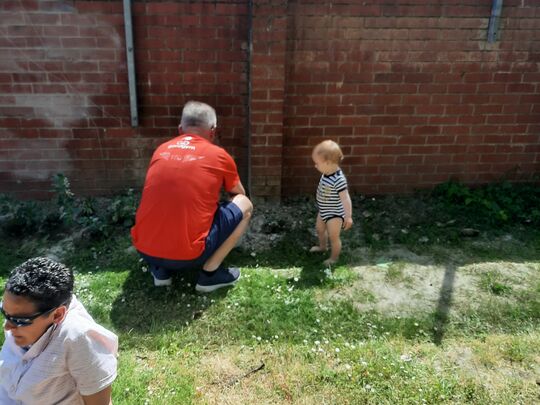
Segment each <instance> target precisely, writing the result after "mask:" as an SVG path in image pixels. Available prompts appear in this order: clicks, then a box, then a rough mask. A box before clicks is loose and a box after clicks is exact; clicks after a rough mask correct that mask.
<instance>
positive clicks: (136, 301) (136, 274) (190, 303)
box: [110, 269, 229, 334]
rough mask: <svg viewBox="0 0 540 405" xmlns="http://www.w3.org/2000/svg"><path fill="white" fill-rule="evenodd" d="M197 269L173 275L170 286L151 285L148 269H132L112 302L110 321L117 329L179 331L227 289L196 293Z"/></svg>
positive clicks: (155, 331)
mask: <svg viewBox="0 0 540 405" xmlns="http://www.w3.org/2000/svg"><path fill="white" fill-rule="evenodd" d="M196 280H197V271H194V270H189V271H183V272H181V273H180V272H179V273H176V274H174V275H173V284H172V286H170V287H154V285H153V279H152V276H151V274H150V273H149V272H142V271H141V270H136V269H132V270H131V272H130V273H129V276H128V278H127V279H126V281H125V282H124V284H123V286H122V292H121V293H120V294H119V295H118V297H117V298H116V299H115V301H114V302H113V304H112V309H111V313H110V318H111V321H112V323H113V325H114V327H115V328H116V329H117V330H118V331H122V332H128V333H132V332H135V333H136V334H157V333H161V332H164V331H180V330H182V329H183V328H184V327H186V326H188V325H189V324H191V323H192V322H193V321H195V320H197V319H198V318H200V317H201V316H202V314H203V313H204V311H206V310H207V309H208V308H209V307H210V305H212V304H213V302H216V301H218V300H220V299H223V298H224V297H226V295H227V293H228V290H229V289H227V288H224V289H221V290H217V291H215V292H213V293H211V294H204V295H203V294H198V293H196V292H195V289H194V286H195V283H196Z"/></svg>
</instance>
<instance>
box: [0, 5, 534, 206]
mask: <svg viewBox="0 0 540 405" xmlns="http://www.w3.org/2000/svg"><path fill="white" fill-rule="evenodd" d="M491 6H492V1H491V0H450V1H449V0H444V1H443V0H437V1H428V0H368V1H362V2H359V1H355V0H343V1H339V2H336V1H323V0H289V1H286V0H252V1H248V0H230V1H214V0H203V1H188V0H176V1H172V0H170V1H153V0H147V1H142V0H141V1H140V0H134V1H133V26H134V36H135V38H134V41H135V62H136V73H137V82H138V85H137V92H138V109H139V120H140V121H139V126H138V127H136V128H131V126H130V113H129V93H128V81H127V67H126V56H125V54H126V51H125V44H124V21H123V8H122V1H121V0H110V1H66V0H51V1H46V0H40V1H38V0H4V1H2V2H0V17H1V18H0V32H1V33H2V35H1V37H0V89H1V92H0V192H12V193H15V194H16V195H18V196H21V197H43V196H46V195H48V193H49V191H50V188H51V186H50V185H51V178H52V176H53V175H54V174H56V173H58V172H61V173H64V174H65V175H66V176H68V178H69V179H70V181H71V184H72V186H73V190H74V191H75V192H76V193H83V194H104V193H111V192H115V191H118V190H120V189H125V188H127V187H139V186H140V185H141V184H142V182H143V180H144V174H145V172H146V167H147V164H148V161H149V159H150V155H151V153H152V150H153V149H154V147H155V146H157V144H159V143H160V142H162V141H164V140H165V139H167V138H169V137H171V136H174V134H175V133H176V126H177V125H178V121H179V115H180V112H181V107H182V105H183V104H184V102H185V101H187V100H189V99H198V100H202V101H206V102H208V103H210V104H212V105H214V106H215V107H216V109H217V112H218V115H219V131H220V138H221V143H222V145H223V146H225V147H226V148H227V149H228V150H230V151H231V152H232V153H233V155H234V156H235V157H236V159H237V161H238V162H239V166H240V170H241V173H242V177H243V179H244V182H245V183H246V184H249V187H250V190H251V192H252V194H254V195H258V196H272V197H276V196H282V195H298V194H304V193H312V192H313V190H314V187H315V185H316V182H317V177H318V175H317V172H316V170H315V169H314V168H313V164H312V162H311V157H310V156H311V149H312V147H313V146H314V145H315V144H316V143H318V142H319V141H321V140H323V139H326V138H332V139H335V140H337V141H338V142H339V143H340V144H341V145H342V146H343V148H344V152H345V154H346V156H347V157H346V160H345V161H344V163H343V167H344V170H345V172H346V174H347V176H348V179H349V183H350V187H351V189H352V191H353V192H363V193H395V192H410V191H412V190H414V189H415V188H425V187H432V186H433V185H435V184H438V183H441V182H444V181H446V180H448V179H450V178H457V179H460V180H462V181H464V182H466V183H469V184H480V183H485V182H490V181H494V180H497V179H500V178H501V177H505V178H508V179H510V180H520V181H522V180H525V181H526V180H534V179H535V175H537V174H538V173H539V172H540V146H539V145H540V135H539V134H540V96H539V94H540V93H539V91H540V84H539V83H540V80H539V79H540V71H539V66H540V65H539V62H540V4H538V3H537V2H536V1H534V0H506V1H504V6H503V10H502V17H501V20H500V32H499V38H498V40H497V41H496V42H494V43H488V41H487V29H488V23H489V16H490V13H491Z"/></svg>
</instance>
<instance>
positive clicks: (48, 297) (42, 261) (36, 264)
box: [6, 257, 73, 312]
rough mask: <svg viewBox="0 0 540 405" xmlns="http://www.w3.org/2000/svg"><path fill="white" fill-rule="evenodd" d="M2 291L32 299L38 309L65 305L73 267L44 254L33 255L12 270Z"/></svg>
mask: <svg viewBox="0 0 540 405" xmlns="http://www.w3.org/2000/svg"><path fill="white" fill-rule="evenodd" d="M6 291H9V292H10V293H11V294H14V295H18V296H22V297H25V298H27V299H28V300H30V301H32V302H33V303H34V304H35V305H36V307H37V310H38V311H40V312H41V311H47V310H49V309H53V308H56V307H59V306H60V305H69V302H70V301H71V295H72V293H73V271H72V270H71V269H69V268H68V267H66V266H64V265H63V264H61V263H57V262H55V261H54V260H52V259H49V258H48V257H34V258H32V259H29V260H27V261H25V262H24V263H23V264H21V265H19V266H17V267H15V268H14V269H13V270H12V272H11V274H10V275H9V278H8V280H7V282H6Z"/></svg>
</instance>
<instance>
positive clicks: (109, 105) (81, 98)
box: [0, 0, 247, 197]
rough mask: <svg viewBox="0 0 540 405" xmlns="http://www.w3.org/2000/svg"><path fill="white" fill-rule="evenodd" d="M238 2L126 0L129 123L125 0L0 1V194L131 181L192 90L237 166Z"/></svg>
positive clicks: (242, 159)
mask: <svg viewBox="0 0 540 405" xmlns="http://www.w3.org/2000/svg"><path fill="white" fill-rule="evenodd" d="M246 10H247V7H246V2H245V1H227V2H216V1H198V2H188V1H169V2H159V1H148V2H140V1H134V2H133V10H132V12H133V26H134V42H135V49H136V52H135V59H136V69H137V82H138V86H137V91H138V99H139V100H138V102H139V126H138V127H137V128H131V126H130V122H131V121H130V108H129V90H128V78H127V67H126V51H125V43H124V20H123V5H122V1H121V0H117V1H60V0H54V1H46V0H39V1H38V0H2V2H0V13H1V14H0V32H1V33H2V35H1V37H0V192H13V193H15V194H17V195H21V196H30V197H43V196H46V195H47V192H48V191H49V190H50V188H51V187H50V184H51V182H50V180H51V177H52V176H53V175H54V174H55V173H58V172H62V173H65V174H66V175H67V176H68V177H69V179H70V180H71V183H72V185H73V188H74V189H75V191H77V192H80V193H85V194H104V193H109V192H114V191H117V190H119V189H125V188H127V187H134V186H135V187H139V186H140V185H141V184H142V182H143V180H144V175H145V172H146V168H147V165H148V161H149V159H150V156H151V154H152V151H153V149H154V148H155V146H157V145H158V144H159V143H161V142H162V141H164V140H166V139H167V138H170V137H172V136H173V135H174V134H175V133H176V127H177V125H178V123H179V117H180V114H181V108H182V106H183V104H184V103H185V102H186V101H187V100H190V99H196V100H201V101H205V102H208V103H210V104H212V105H213V106H215V107H216V110H217V113H218V126H219V137H220V141H221V143H222V144H223V145H224V146H225V147H227V149H228V150H229V151H231V153H232V154H233V155H235V156H236V157H237V163H238V164H239V167H240V170H241V171H242V172H243V173H245V172H246V169H247V154H246V148H247V141H246V114H245V109H246V103H247V82H246V70H247V18H246Z"/></svg>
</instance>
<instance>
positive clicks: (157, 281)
mask: <svg viewBox="0 0 540 405" xmlns="http://www.w3.org/2000/svg"><path fill="white" fill-rule="evenodd" d="M152 277H154V276H152ZM170 285H172V278H166V279H165V280H160V279H158V278H155V277H154V286H156V287H167V286H170Z"/></svg>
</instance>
